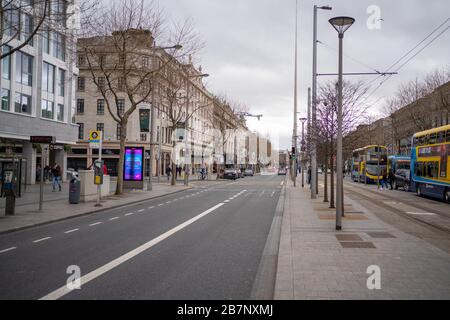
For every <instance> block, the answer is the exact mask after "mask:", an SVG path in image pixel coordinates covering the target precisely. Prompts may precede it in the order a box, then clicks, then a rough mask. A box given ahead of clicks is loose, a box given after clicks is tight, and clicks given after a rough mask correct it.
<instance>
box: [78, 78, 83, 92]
mask: <svg viewBox="0 0 450 320" xmlns="http://www.w3.org/2000/svg"><path fill="white" fill-rule="evenodd" d="M84 87H85V79H84V77H78V91H84Z"/></svg>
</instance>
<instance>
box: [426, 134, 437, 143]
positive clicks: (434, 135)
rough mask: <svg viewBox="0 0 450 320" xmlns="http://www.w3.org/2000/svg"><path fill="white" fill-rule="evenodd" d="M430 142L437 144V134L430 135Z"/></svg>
mask: <svg viewBox="0 0 450 320" xmlns="http://www.w3.org/2000/svg"><path fill="white" fill-rule="evenodd" d="M428 142H429V144H435V143H436V133H432V134H430V140H429V141H428Z"/></svg>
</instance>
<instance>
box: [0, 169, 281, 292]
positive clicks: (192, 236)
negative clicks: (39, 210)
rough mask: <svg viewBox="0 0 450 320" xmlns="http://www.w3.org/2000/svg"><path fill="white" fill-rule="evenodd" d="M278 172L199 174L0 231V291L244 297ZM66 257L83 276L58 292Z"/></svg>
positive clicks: (278, 182)
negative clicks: (157, 191) (146, 193)
mask: <svg viewBox="0 0 450 320" xmlns="http://www.w3.org/2000/svg"><path fill="white" fill-rule="evenodd" d="M283 178H284V177H282V178H281V177H278V176H255V177H246V178H245V179H239V180H236V181H223V182H221V183H214V184H212V183H211V184H209V183H207V182H206V183H204V184H203V185H202V186H197V187H195V188H193V189H190V190H187V191H183V192H179V193H177V194H173V195H169V196H165V197H161V198H158V199H153V200H149V201H148V202H142V203H139V204H136V205H130V206H126V207H121V208H116V209H112V210H108V211H103V212H99V213H95V214H92V215H87V216H83V217H78V218H73V219H69V220H64V221H60V222H56V223H52V224H48V225H44V226H40V227H34V228H30V229H26V230H23V231H18V232H14V233H9V234H4V235H1V236H0V260H1V264H0V274H1V275H0V288H1V290H0V299H40V298H49V299H59V298H61V299H249V298H250V295H251V292H252V287H253V283H254V280H255V276H256V273H257V270H258V266H259V263H260V259H261V255H262V252H263V249H264V246H265V243H266V239H267V237H268V234H269V230H270V227H271V224H272V220H273V217H274V213H275V208H276V206H277V202H278V198H279V196H280V191H281V188H282V185H281V184H282V181H283V180H284V179H283ZM118 258H120V259H118ZM71 265H76V266H79V268H80V270H81V276H82V277H83V278H82V284H81V289H80V290H73V291H71V292H68V291H65V290H64V289H65V288H66V282H67V279H68V277H69V276H70V274H68V273H66V270H67V268H68V267H69V266H71ZM84 276H86V277H84ZM88 281H89V282H88ZM59 288H63V290H58V289H59Z"/></svg>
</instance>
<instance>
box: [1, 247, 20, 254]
mask: <svg viewBox="0 0 450 320" xmlns="http://www.w3.org/2000/svg"><path fill="white" fill-rule="evenodd" d="M14 249H17V247H11V248H7V249H3V250H0V253H3V252H8V251H11V250H14Z"/></svg>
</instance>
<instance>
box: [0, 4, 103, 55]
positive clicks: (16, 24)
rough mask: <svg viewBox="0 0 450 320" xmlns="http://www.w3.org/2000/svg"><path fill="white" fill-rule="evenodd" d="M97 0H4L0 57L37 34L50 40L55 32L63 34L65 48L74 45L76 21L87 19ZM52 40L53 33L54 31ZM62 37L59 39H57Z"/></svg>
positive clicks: (21, 46)
mask: <svg viewBox="0 0 450 320" xmlns="http://www.w3.org/2000/svg"><path fill="white" fill-rule="evenodd" d="M97 6H98V0H81V1H77V2H74V1H67V0H5V1H1V6H0V20H1V21H0V47H1V49H2V50H1V52H0V60H1V59H3V58H6V57H8V56H10V55H12V54H13V53H14V52H16V51H18V50H20V49H22V48H23V47H25V46H26V45H33V40H34V38H35V37H36V35H42V36H44V37H45V38H46V39H48V40H50V37H51V35H50V33H51V32H55V33H57V34H58V36H59V37H61V38H64V41H62V42H63V43H65V48H63V50H66V49H67V50H72V48H74V47H75V45H74V44H75V39H76V33H77V31H79V30H78V29H77V28H78V25H80V24H81V23H84V22H85V21H87V20H88V19H90V14H91V13H92V11H93V10H95V8H96V7H97ZM53 37H54V39H53V40H52V41H58V39H55V37H56V35H53ZM60 40H61V39H60Z"/></svg>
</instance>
